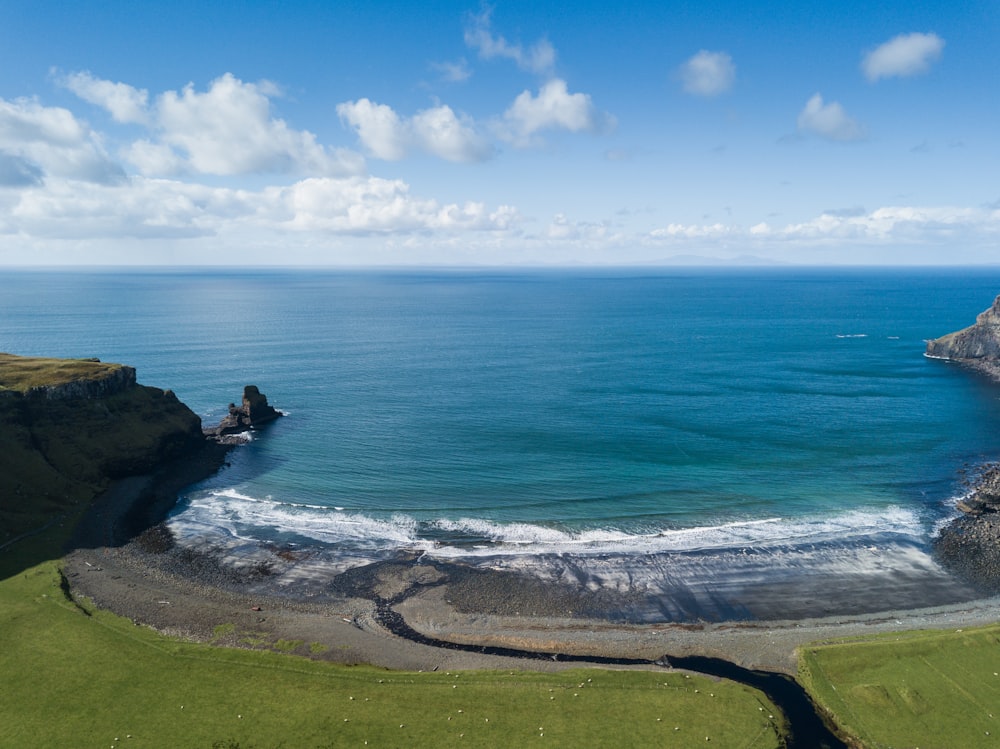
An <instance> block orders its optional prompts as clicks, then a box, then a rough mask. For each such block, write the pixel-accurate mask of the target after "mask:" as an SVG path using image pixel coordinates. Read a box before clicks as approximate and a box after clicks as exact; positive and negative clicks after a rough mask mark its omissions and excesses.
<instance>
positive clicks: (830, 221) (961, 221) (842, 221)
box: [648, 206, 1000, 246]
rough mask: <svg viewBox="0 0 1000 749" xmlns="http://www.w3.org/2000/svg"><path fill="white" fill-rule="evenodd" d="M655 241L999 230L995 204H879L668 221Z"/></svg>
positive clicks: (838, 239) (899, 237) (945, 236)
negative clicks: (778, 220)
mask: <svg viewBox="0 0 1000 749" xmlns="http://www.w3.org/2000/svg"><path fill="white" fill-rule="evenodd" d="M648 236H649V238H650V239H653V240H658V241H677V242H680V241H687V240H700V241H713V240H739V241H742V242H751V243H755V244H757V245H759V244H761V243H765V244H772V245H774V244H776V243H781V244H789V243H792V244H800V245H806V246H810V245H831V246H842V245H844V244H845V243H863V244H866V245H886V246H889V245H898V244H904V243H905V244H922V243H935V242H941V241H948V242H951V241H954V240H956V239H967V240H968V241H970V242H974V241H976V240H977V239H980V240H982V239H987V240H989V241H995V238H996V237H997V236H1000V210H993V209H990V208H988V207H987V208H965V207H958V206H883V207H881V208H878V209H876V210H874V211H871V212H863V213H858V212H856V211H854V210H850V211H835V212H824V213H822V214H820V215H819V216H816V217H814V218H812V219H809V220H808V221H802V222H798V223H790V224H786V225H785V226H772V225H770V224H768V223H767V222H760V223H757V224H755V225H753V226H751V227H750V228H749V229H744V228H743V227H740V226H733V225H724V224H677V223H675V224H670V225H668V226H666V227H664V228H659V229H655V230H653V231H652V232H650V233H649V235H648Z"/></svg>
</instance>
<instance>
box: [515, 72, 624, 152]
mask: <svg viewBox="0 0 1000 749" xmlns="http://www.w3.org/2000/svg"><path fill="white" fill-rule="evenodd" d="M504 121H505V123H506V125H507V127H508V132H509V133H510V134H509V135H508V136H507V137H510V138H511V139H512V140H514V141H515V142H518V143H519V144H522V145H523V144H524V143H526V142H530V138H531V136H533V135H534V134H535V133H537V132H539V131H541V130H568V131H570V132H574V133H576V132H599V131H604V130H609V129H611V128H613V127H614V125H615V121H614V118H613V117H611V116H610V115H607V114H604V113H601V112H598V111H597V109H596V108H595V107H594V104H593V102H592V101H591V99H590V95H589V94H579V93H577V94H571V93H569V89H568V88H567V86H566V81H564V80H561V79H559V78H553V79H552V80H550V81H548V82H547V83H545V84H544V85H543V86H542V87H541V89H539V91H538V95H537V96H534V95H532V93H531V92H530V91H522V92H521V93H520V94H519V95H518V97H517V98H516V99H515V100H514V103H513V104H511V105H510V107H509V108H508V109H507V111H506V112H504Z"/></svg>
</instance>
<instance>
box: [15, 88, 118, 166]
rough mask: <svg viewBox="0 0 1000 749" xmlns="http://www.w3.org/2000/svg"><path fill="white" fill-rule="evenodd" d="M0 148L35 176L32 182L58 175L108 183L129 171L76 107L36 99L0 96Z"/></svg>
mask: <svg viewBox="0 0 1000 749" xmlns="http://www.w3.org/2000/svg"><path fill="white" fill-rule="evenodd" d="M0 152H3V153H4V154H5V155H6V157H7V160H8V164H7V168H8V170H13V169H16V170H17V171H19V172H21V173H25V174H28V175H33V178H32V181H37V180H40V179H42V178H43V177H44V176H49V175H53V176H57V177H70V178H74V179H80V180H85V181H88V182H96V183H107V182H116V181H119V180H121V179H123V178H124V176H125V173H124V172H123V171H122V169H121V167H119V166H118V165H117V164H115V163H114V162H113V161H112V160H111V159H110V158H109V157H108V155H107V153H105V151H104V148H103V146H102V144H101V139H100V137H99V136H98V135H97V134H96V133H94V132H92V131H91V130H89V129H88V128H87V127H85V126H84V125H83V124H82V123H81V122H79V121H78V120H77V119H76V117H74V116H73V113H72V112H70V111H69V110H68V109H63V108H61V107H46V106H42V105H41V104H40V103H39V102H38V101H37V100H35V99H15V100H14V101H7V100H5V99H0Z"/></svg>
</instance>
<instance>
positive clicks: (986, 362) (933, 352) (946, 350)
mask: <svg viewBox="0 0 1000 749" xmlns="http://www.w3.org/2000/svg"><path fill="white" fill-rule="evenodd" d="M927 356H932V357H934V358H936V359H950V360H952V361H956V362H960V363H961V364H965V365H966V366H969V367H972V368H973V369H977V370H979V371H981V372H985V373H986V374H988V375H990V376H991V377H993V378H994V379H997V380H1000V296H998V297H997V298H996V299H995V300H994V301H993V306H992V307H990V308H989V309H988V310H986V311H985V312H981V313H980V314H979V316H978V317H976V323H975V325H970V326H969V327H967V328H963V329H962V330H959V331H957V332H955V333H949V334H948V335H944V336H941V337H940V338H935V339H933V340H930V341H927Z"/></svg>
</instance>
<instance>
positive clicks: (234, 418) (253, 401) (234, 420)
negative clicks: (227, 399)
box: [205, 385, 284, 444]
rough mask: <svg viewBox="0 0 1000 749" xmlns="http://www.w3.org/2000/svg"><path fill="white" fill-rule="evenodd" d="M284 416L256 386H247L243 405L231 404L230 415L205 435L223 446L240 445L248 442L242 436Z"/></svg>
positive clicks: (244, 389) (244, 390)
mask: <svg viewBox="0 0 1000 749" xmlns="http://www.w3.org/2000/svg"><path fill="white" fill-rule="evenodd" d="M283 415H284V414H282V413H281V411H278V410H276V409H274V408H272V407H271V406H270V405H269V404H268V402H267V396H266V395H264V394H263V393H262V392H260V390H259V389H258V388H257V386H256V385H247V386H246V387H244V388H243V402H242V404H241V405H239V406H237V405H236V404H235V403H230V404H229V414H228V415H226V416H225V417H223V419H222V421H220V422H219V425H218V426H216V427H211V428H209V429H206V430H205V435H206V436H208V437H210V438H211V439H214V440H216V441H217V442H222V443H223V444H239V443H241V442H245V441H246V439H245V438H243V437H241V435H243V434H245V433H246V432H248V431H250V430H251V429H256V428H257V427H260V426H262V425H263V424H267V423H268V422H271V421H274V420H275V419H277V418H279V417H280V416H283Z"/></svg>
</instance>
